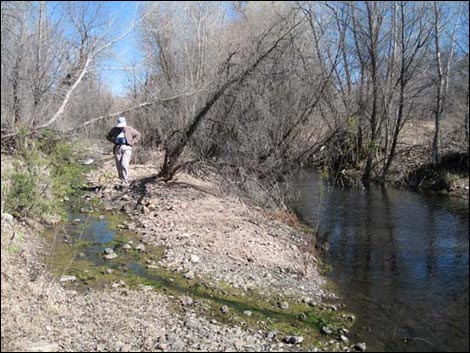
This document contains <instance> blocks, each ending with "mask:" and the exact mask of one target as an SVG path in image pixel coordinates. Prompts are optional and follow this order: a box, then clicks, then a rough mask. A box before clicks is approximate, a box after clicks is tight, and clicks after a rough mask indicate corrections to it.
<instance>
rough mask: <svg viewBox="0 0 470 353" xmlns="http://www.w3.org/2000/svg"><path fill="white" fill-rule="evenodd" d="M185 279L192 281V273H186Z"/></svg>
mask: <svg viewBox="0 0 470 353" xmlns="http://www.w3.org/2000/svg"><path fill="white" fill-rule="evenodd" d="M184 278H186V279H194V272H188V273H186V274H185V275H184Z"/></svg>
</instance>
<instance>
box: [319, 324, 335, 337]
mask: <svg viewBox="0 0 470 353" xmlns="http://www.w3.org/2000/svg"><path fill="white" fill-rule="evenodd" d="M321 333H323V334H325V335H331V334H332V333H333V331H331V329H330V328H329V327H328V326H323V327H322V328H321Z"/></svg>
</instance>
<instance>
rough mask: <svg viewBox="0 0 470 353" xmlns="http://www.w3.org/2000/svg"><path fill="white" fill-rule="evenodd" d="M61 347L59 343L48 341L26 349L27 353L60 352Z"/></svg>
mask: <svg viewBox="0 0 470 353" xmlns="http://www.w3.org/2000/svg"><path fill="white" fill-rule="evenodd" d="M59 351H60V347H59V345H58V344H57V343H51V342H47V341H39V342H36V343H33V344H32V345H31V346H30V347H28V348H26V349H25V352H59Z"/></svg>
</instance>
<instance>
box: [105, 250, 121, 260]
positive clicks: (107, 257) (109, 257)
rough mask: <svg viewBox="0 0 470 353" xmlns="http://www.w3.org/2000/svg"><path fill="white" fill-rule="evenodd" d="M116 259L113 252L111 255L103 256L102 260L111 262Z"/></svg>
mask: <svg viewBox="0 0 470 353" xmlns="http://www.w3.org/2000/svg"><path fill="white" fill-rule="evenodd" d="M116 257H118V256H117V254H116V253H114V252H113V253H111V254H106V255H104V256H103V258H104V259H105V260H112V259H115V258H116Z"/></svg>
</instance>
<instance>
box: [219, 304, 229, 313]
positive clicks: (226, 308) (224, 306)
mask: <svg viewBox="0 0 470 353" xmlns="http://www.w3.org/2000/svg"><path fill="white" fill-rule="evenodd" d="M220 311H221V312H222V314H227V313H228V306H227V305H222V307H221V308H220Z"/></svg>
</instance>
